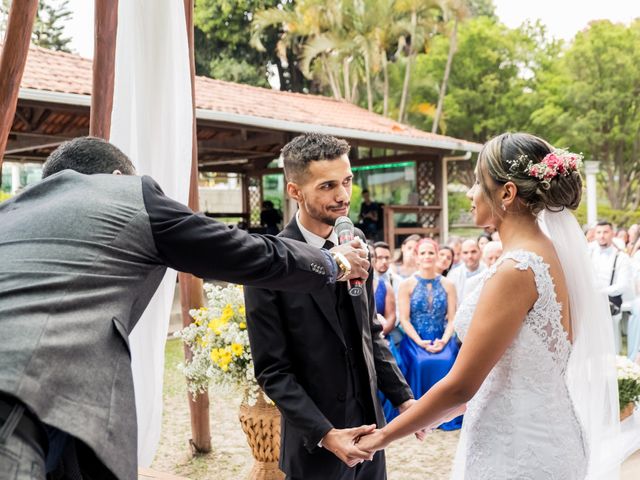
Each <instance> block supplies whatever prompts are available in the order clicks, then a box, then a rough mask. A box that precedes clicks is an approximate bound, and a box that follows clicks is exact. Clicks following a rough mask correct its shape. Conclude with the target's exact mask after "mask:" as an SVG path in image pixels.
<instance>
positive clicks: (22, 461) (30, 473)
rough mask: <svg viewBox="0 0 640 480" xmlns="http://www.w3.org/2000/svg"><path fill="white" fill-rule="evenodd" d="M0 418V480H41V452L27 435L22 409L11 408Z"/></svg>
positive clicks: (43, 472)
mask: <svg viewBox="0 0 640 480" xmlns="http://www.w3.org/2000/svg"><path fill="white" fill-rule="evenodd" d="M4 406H6V404H5V405H4ZM3 413H5V414H3V415H2V417H0V480H44V479H45V468H44V455H45V454H44V451H43V450H42V448H41V447H40V445H39V444H38V441H37V440H36V439H35V438H27V437H31V435H30V434H29V428H26V427H25V425H27V424H29V425H30V420H26V419H25V418H26V417H25V407H24V406H22V405H20V404H15V405H13V406H12V407H11V408H10V409H8V410H7V411H5V412H3Z"/></svg>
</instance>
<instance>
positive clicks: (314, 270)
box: [142, 176, 369, 292]
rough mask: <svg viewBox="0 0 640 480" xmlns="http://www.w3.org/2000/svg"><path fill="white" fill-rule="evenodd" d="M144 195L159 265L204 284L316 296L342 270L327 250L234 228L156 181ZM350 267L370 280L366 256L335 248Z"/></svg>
mask: <svg viewBox="0 0 640 480" xmlns="http://www.w3.org/2000/svg"><path fill="white" fill-rule="evenodd" d="M142 194H143V198H144V205H145V209H146V213H147V214H148V216H149V224H150V227H151V233H152V235H153V239H154V242H155V245H156V249H157V256H156V258H155V261H156V262H158V263H163V264H165V265H167V266H169V267H171V268H173V269H175V270H178V271H181V272H188V273H192V274H193V275H196V276H198V277H201V278H207V279H215V280H223V281H227V282H233V283H240V284H245V285H255V286H261V287H268V288H272V289H276V290H294V291H301V292H311V291H314V290H316V289H318V288H322V287H323V286H324V285H325V284H326V283H328V282H329V281H331V280H334V279H335V277H336V274H337V273H338V266H337V265H336V263H335V262H334V261H333V259H332V258H331V256H330V255H329V254H328V252H327V251H326V250H320V249H318V248H314V247H311V246H310V245H307V244H305V243H303V242H298V241H295V240H291V239H282V238H279V237H273V236H271V235H251V234H249V233H247V232H245V231H244V230H240V229H238V228H229V227H227V226H226V225H225V224H223V223H220V222H216V221H215V220H212V219H210V218H207V217H206V216H204V215H202V214H197V213H194V212H193V211H191V210H190V209H189V208H188V207H186V206H185V205H183V204H181V203H179V202H176V201H175V200H172V199H171V198H169V197H167V196H166V195H164V193H163V192H162V190H161V189H160V186H159V185H158V184H157V183H156V182H154V181H153V179H152V178H151V177H147V176H145V177H142ZM336 251H340V252H342V253H343V254H344V255H345V256H346V257H347V259H348V261H349V263H350V264H351V267H352V270H351V278H363V279H366V278H367V275H368V269H369V261H368V259H367V258H366V255H367V252H366V250H364V249H363V253H360V249H354V248H352V247H349V246H348V245H341V246H339V247H336Z"/></svg>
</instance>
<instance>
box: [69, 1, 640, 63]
mask: <svg viewBox="0 0 640 480" xmlns="http://www.w3.org/2000/svg"><path fill="white" fill-rule="evenodd" d="M123 1H134V0H123ZM175 1H182V0H175ZM328 1H330V0H328ZM493 3H494V4H495V5H496V11H497V14H498V17H500V19H501V20H502V21H503V22H504V23H505V24H506V25H508V26H509V27H517V26H518V25H520V24H521V23H523V22H524V21H525V20H527V19H530V20H536V19H540V20H542V23H544V24H545V25H546V26H547V28H548V29H549V32H550V34H551V35H553V36H554V37H556V38H563V39H565V40H569V39H571V38H572V37H573V36H574V35H575V34H576V32H578V31H580V30H582V29H583V28H584V27H586V26H587V24H588V23H589V22H590V21H591V20H598V19H603V18H606V19H609V20H612V21H616V22H624V23H629V22H630V21H631V20H632V19H634V18H637V17H640V1H639V0H494V2H493ZM93 4H94V2H93V1H91V0H70V1H69V8H70V9H71V10H72V11H73V14H74V15H73V20H72V21H70V22H69V24H68V25H67V32H68V33H69V35H71V36H72V37H73V41H72V49H73V50H74V51H76V52H78V53H80V55H82V56H84V57H91V56H92V55H93Z"/></svg>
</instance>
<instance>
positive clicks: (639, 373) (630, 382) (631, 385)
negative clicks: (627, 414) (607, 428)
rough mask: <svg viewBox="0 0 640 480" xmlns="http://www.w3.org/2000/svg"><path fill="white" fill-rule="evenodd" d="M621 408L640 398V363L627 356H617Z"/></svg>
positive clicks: (636, 401)
mask: <svg viewBox="0 0 640 480" xmlns="http://www.w3.org/2000/svg"><path fill="white" fill-rule="evenodd" d="M616 370H617V376H618V397H619V401H620V410H622V409H623V408H624V407H625V406H626V405H627V404H629V403H638V401H639V400H640V365H638V364H637V363H635V362H632V361H631V360H629V359H628V358H627V357H623V356H621V355H618V356H616Z"/></svg>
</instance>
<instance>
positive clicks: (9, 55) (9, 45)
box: [0, 0, 38, 184]
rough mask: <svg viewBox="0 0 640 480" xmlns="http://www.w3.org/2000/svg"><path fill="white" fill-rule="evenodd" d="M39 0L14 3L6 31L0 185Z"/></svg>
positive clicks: (1, 63) (0, 63)
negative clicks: (3, 162) (3, 160)
mask: <svg viewBox="0 0 640 480" xmlns="http://www.w3.org/2000/svg"><path fill="white" fill-rule="evenodd" d="M37 10H38V0H21V1H19V2H13V3H12V4H11V10H10V11H9V20H8V23H7V32H6V34H5V37H4V45H3V48H2V58H0V184H1V183H2V159H3V158H4V152H5V149H6V147H7V139H8V137H9V132H10V131H11V126H12V125H13V117H14V116H15V114H16V107H17V105H18V94H19V92H20V82H21V81H22V75H23V74H24V67H25V65H26V63H27V54H28V53H29V43H30V42H31V32H32V31H33V22H34V20H35V18H36V12H37Z"/></svg>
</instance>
